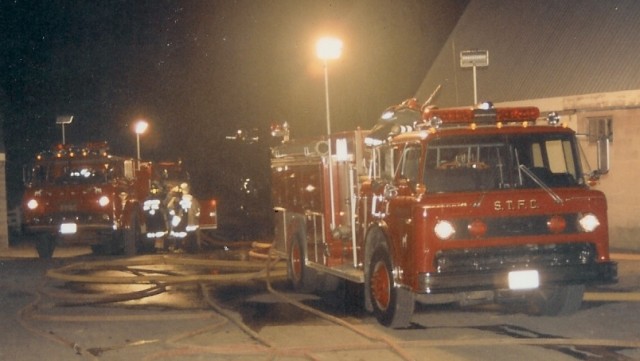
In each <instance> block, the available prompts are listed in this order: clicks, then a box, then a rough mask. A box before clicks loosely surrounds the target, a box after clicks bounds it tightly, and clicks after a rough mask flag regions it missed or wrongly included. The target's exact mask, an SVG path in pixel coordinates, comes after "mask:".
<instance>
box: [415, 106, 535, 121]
mask: <svg viewBox="0 0 640 361" xmlns="http://www.w3.org/2000/svg"><path fill="white" fill-rule="evenodd" d="M539 116H540V110H539V109H538V108H537V107H514V108H489V109H480V108H475V109H474V108H467V109H462V108H457V109H432V108H427V109H425V111H424V112H423V113H422V119H423V120H424V121H425V122H427V123H433V122H432V120H434V121H435V122H438V123H440V124H442V125H447V124H464V123H468V124H471V123H477V124H494V123H498V122H504V123H507V122H528V121H535V120H536V119H538V117H539ZM432 125H433V124H432Z"/></svg>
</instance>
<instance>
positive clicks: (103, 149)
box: [36, 142, 109, 160]
mask: <svg viewBox="0 0 640 361" xmlns="http://www.w3.org/2000/svg"><path fill="white" fill-rule="evenodd" d="M108 151H109V145H108V144H107V142H92V143H85V144H83V145H80V146H78V145H73V144H57V145H55V146H53V147H52V148H51V150H50V151H45V152H40V153H38V154H37V155H36V159H38V160H42V159H45V158H73V157H76V156H83V157H86V156H89V155H92V156H102V157H106V156H107V155H108Z"/></svg>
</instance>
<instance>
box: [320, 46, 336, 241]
mask: <svg viewBox="0 0 640 361" xmlns="http://www.w3.org/2000/svg"><path fill="white" fill-rule="evenodd" d="M316 54H317V55H318V58H320V59H321V60H322V61H323V62H324V96H325V102H326V107H327V109H326V112H327V142H328V148H329V197H330V199H331V229H334V228H335V225H336V209H335V204H334V199H333V198H334V197H333V161H332V154H331V153H332V149H331V148H332V147H331V111H330V110H329V66H328V65H329V60H335V59H338V58H340V55H341V54H342V40H340V39H337V38H331V37H323V38H320V39H319V40H318V42H317V43H316Z"/></svg>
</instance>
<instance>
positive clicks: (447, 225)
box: [433, 220, 456, 241]
mask: <svg viewBox="0 0 640 361" xmlns="http://www.w3.org/2000/svg"><path fill="white" fill-rule="evenodd" d="M433 231H434V232H435V234H436V236H438V238H440V239H441V240H443V241H446V240H448V239H450V238H451V237H453V235H454V234H455V233H456V229H455V228H454V227H453V224H451V222H449V221H443V220H440V221H438V223H436V225H435V227H433Z"/></svg>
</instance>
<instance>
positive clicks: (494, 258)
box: [271, 99, 617, 327]
mask: <svg viewBox="0 0 640 361" xmlns="http://www.w3.org/2000/svg"><path fill="white" fill-rule="evenodd" d="M539 113H540V112H539V110H538V109H537V108H535V107H521V108H494V107H493V106H492V105H491V104H490V103H486V104H484V105H483V106H481V107H477V108H452V109H436V108H432V107H427V106H424V107H421V106H420V105H419V104H418V103H417V101H415V100H413V99H412V100H409V101H406V102H404V103H402V104H400V105H398V106H395V107H391V108H389V109H388V111H387V112H385V114H383V116H382V117H381V119H380V122H379V124H378V125H376V127H374V128H373V129H372V130H371V131H362V130H356V131H351V132H344V133H338V134H332V135H331V136H329V137H326V138H322V139H315V140H307V141H285V142H284V143H283V144H281V145H279V146H277V147H274V148H273V149H272V161H271V169H272V182H273V192H272V193H273V195H272V198H273V203H274V209H275V211H276V217H275V218H276V221H275V222H276V224H275V238H276V239H275V249H276V251H277V252H279V253H280V254H282V255H284V256H285V257H286V258H287V260H288V270H289V278H290V279H291V281H292V283H293V285H294V286H295V287H296V288H297V289H301V290H305V291H313V290H317V289H318V288H320V287H323V286H328V285H330V284H331V283H332V282H330V280H331V279H335V278H339V279H343V280H348V281H351V282H355V283H360V284H363V285H364V290H365V292H364V300H363V301H364V306H365V308H366V309H367V310H369V311H372V312H373V313H374V314H375V315H376V317H377V319H378V320H379V322H380V323H382V324H384V325H386V326H390V327H405V326H407V325H409V323H410V321H411V318H412V314H413V311H414V305H415V302H416V301H419V302H422V303H426V304H438V303H452V302H458V303H461V304H465V303H472V302H485V301H493V302H503V301H504V302H507V301H520V302H526V304H527V305H528V306H530V310H531V311H532V312H534V313H538V314H547V315H556V314H564V313H570V312H574V311H576V310H578V309H579V307H580V305H581V303H582V298H583V293H584V289H585V285H590V284H598V283H610V282H615V281H616V279H617V267H616V264H615V263H614V262H612V261H611V259H610V257H609V238H608V237H609V236H608V222H607V202H606V199H605V196H604V194H603V193H602V192H600V191H597V190H593V189H590V187H589V185H588V181H587V179H586V178H587V176H588V175H586V174H584V173H583V169H582V166H581V160H580V151H579V145H578V142H577V140H576V134H575V132H574V131H572V130H570V129H569V128H567V127H566V126H563V125H562V124H560V122H559V118H558V117H557V116H555V115H550V116H549V117H548V120H549V124H546V125H536V121H540V119H539V118H540V114H539Z"/></svg>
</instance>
